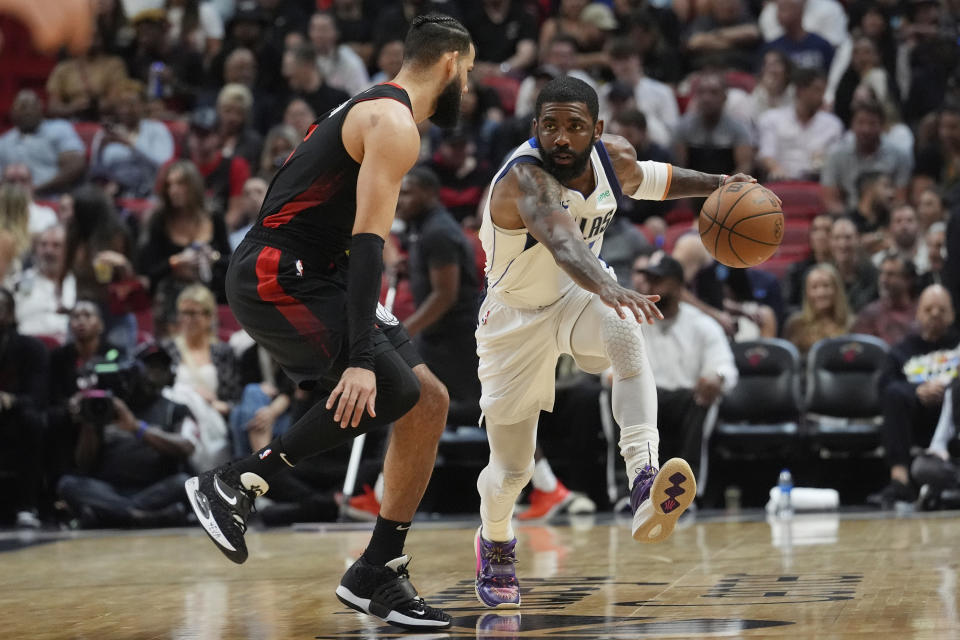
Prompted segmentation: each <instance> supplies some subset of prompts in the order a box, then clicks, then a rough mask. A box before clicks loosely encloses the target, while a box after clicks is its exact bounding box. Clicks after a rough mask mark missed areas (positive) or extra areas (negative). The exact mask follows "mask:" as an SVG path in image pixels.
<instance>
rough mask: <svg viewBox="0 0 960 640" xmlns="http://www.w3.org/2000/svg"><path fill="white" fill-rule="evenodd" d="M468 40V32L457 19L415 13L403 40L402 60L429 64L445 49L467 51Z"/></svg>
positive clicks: (445, 51) (444, 51) (435, 14)
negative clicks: (415, 15) (416, 14)
mask: <svg viewBox="0 0 960 640" xmlns="http://www.w3.org/2000/svg"><path fill="white" fill-rule="evenodd" d="M471 42H472V40H471V39H470V32H469V31H467V29H466V27H464V26H463V25H462V24H460V21H458V20H457V19H456V18H451V17H450V16H445V15H441V14H438V13H430V14H427V15H425V16H417V17H416V18H414V19H413V23H412V24H411V25H410V30H409V31H407V37H406V39H405V40H404V42H403V61H404V62H410V63H413V64H414V65H417V66H429V65H431V64H433V63H434V62H436V61H437V60H439V59H440V57H441V56H442V55H443V54H445V53H447V52H448V51H459V52H460V53H462V54H467V53H468V52H469V51H470V44H471Z"/></svg>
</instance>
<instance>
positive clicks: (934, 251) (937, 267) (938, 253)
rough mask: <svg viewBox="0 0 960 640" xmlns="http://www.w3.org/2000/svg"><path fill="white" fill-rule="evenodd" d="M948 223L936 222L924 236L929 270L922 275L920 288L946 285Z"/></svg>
mask: <svg viewBox="0 0 960 640" xmlns="http://www.w3.org/2000/svg"><path fill="white" fill-rule="evenodd" d="M946 241H947V223H946V222H934V223H933V224H932V225H930V228H929V229H927V233H926V234H924V244H923V246H924V248H925V249H926V251H925V252H924V255H925V256H926V258H927V270H926V271H925V272H924V273H921V274H920V288H922V289H923V288H926V287H928V286H930V285H931V284H945V283H946V282H947V280H946V279H945V278H944V268H945V266H946V264H945V263H946V258H947V251H946Z"/></svg>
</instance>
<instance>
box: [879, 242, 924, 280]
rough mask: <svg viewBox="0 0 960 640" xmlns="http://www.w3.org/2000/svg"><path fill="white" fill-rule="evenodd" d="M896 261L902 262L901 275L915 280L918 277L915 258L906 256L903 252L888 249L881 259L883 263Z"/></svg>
mask: <svg viewBox="0 0 960 640" xmlns="http://www.w3.org/2000/svg"><path fill="white" fill-rule="evenodd" d="M891 261H896V262H899V263H900V275H902V276H903V277H904V278H907V279H908V280H913V279H914V278H916V277H917V266H916V265H915V264H914V263H913V260H911V259H910V258H908V257H906V256H905V255H903V254H902V253H898V252H897V251H896V250H894V249H890V250H888V251H887V252H886V253H884V254H883V258H882V259H881V260H880V264H881V265H882V264H883V263H884V262H891Z"/></svg>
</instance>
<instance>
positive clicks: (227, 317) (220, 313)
mask: <svg viewBox="0 0 960 640" xmlns="http://www.w3.org/2000/svg"><path fill="white" fill-rule="evenodd" d="M242 328H243V327H241V326H240V323H239V322H237V319H236V318H235V317H234V316H233V311H231V310H230V305H226V304H218V305H217V336H218V337H219V338H220V340H221V341H223V342H229V340H230V336H232V335H233V334H234V333H236V332H237V331H240V329H242Z"/></svg>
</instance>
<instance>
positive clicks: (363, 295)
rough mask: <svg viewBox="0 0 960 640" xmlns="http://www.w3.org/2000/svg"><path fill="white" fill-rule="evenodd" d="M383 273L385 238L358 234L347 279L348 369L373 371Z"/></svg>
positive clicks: (351, 252) (351, 247) (352, 246)
mask: <svg viewBox="0 0 960 640" xmlns="http://www.w3.org/2000/svg"><path fill="white" fill-rule="evenodd" d="M382 274H383V238H381V237H380V236H378V235H376V234H375V233H358V234H357V235H355V236H353V240H352V241H351V242H350V274H349V276H348V277H347V337H348V339H349V340H350V360H349V364H348V366H350V367H361V368H363V369H369V370H371V371H373V324H374V321H375V320H376V313H377V300H379V298H380V278H381V276H382Z"/></svg>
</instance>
